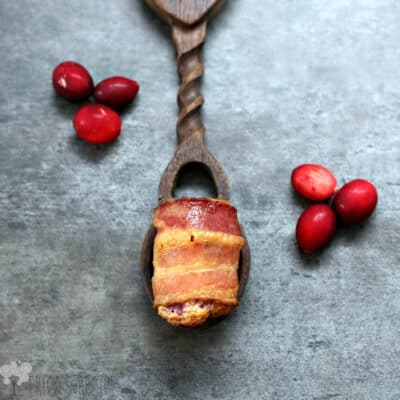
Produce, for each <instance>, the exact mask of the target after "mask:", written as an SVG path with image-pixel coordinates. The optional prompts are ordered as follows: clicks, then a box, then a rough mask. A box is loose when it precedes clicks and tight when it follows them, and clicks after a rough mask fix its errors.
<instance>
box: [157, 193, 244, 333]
mask: <svg viewBox="0 0 400 400" xmlns="http://www.w3.org/2000/svg"><path fill="white" fill-rule="evenodd" d="M153 225H154V227H155V228H156V229H157V234H156V237H155V240H154V258H153V266H154V275H153V278H152V286H153V294H154V307H156V308H157V310H158V313H159V315H160V316H161V317H162V318H165V319H166V320H167V321H168V322H169V323H170V324H172V325H186V326H198V325H201V324H202V323H203V322H204V321H205V320H206V319H207V318H208V317H219V316H222V315H226V314H229V313H230V311H231V310H232V309H233V308H234V307H236V306H237V305H238V304H239V302H238V300H237V294H238V288H239V283H238V264H239V257H240V250H241V248H242V246H243V244H244V239H243V237H242V235H241V230H240V225H239V222H238V219H237V213H236V209H235V208H234V207H233V206H232V205H231V204H230V203H229V202H228V201H225V200H216V199H198V198H196V199H190V198H181V199H168V200H164V201H162V202H161V203H160V205H159V206H158V207H157V208H156V209H155V211H154V218H153Z"/></svg>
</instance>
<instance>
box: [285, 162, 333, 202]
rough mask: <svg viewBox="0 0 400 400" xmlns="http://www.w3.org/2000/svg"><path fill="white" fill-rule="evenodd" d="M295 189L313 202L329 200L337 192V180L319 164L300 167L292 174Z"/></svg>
mask: <svg viewBox="0 0 400 400" xmlns="http://www.w3.org/2000/svg"><path fill="white" fill-rule="evenodd" d="M291 181H292V186H293V187H294V189H295V190H296V191H297V192H298V193H299V194H301V195H302V196H304V197H305V198H306V199H309V200H312V201H325V200H328V199H329V198H330V197H331V196H332V195H333V194H334V193H335V190H336V178H335V176H334V175H333V174H332V172H331V171H329V169H327V168H325V167H323V166H322V165H318V164H303V165H299V166H298V167H297V168H295V169H294V170H293V172H292V178H291Z"/></svg>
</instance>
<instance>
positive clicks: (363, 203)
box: [333, 179, 378, 224]
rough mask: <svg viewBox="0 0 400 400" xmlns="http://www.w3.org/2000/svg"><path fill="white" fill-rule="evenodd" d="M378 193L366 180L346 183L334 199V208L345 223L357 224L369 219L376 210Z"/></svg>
mask: <svg viewBox="0 0 400 400" xmlns="http://www.w3.org/2000/svg"><path fill="white" fill-rule="evenodd" d="M377 202H378V192H377V191H376V189H375V186H374V185H373V184H372V183H371V182H369V181H366V180H364V179H355V180H353V181H351V182H348V183H346V184H345V185H344V186H343V187H342V188H341V189H340V190H339V191H338V192H337V194H336V196H335V198H334V199H333V208H334V210H335V211H336V213H337V215H338V216H339V217H340V219H341V220H342V221H343V222H346V223H348V224H355V223H358V222H361V221H364V220H365V219H367V218H368V217H369V216H370V215H371V214H372V213H373V212H374V210H375V207H376V203H377Z"/></svg>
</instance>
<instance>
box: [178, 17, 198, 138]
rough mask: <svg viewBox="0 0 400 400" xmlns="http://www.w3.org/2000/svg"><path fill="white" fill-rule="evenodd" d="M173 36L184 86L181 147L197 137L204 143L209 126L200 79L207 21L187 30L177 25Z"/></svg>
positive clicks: (180, 113) (179, 121)
mask: <svg viewBox="0 0 400 400" xmlns="http://www.w3.org/2000/svg"><path fill="white" fill-rule="evenodd" d="M172 36H173V40H174V44H175V48H176V51H177V63H178V73H179V76H180V79H181V85H180V88H179V92H178V105H179V118H178V122H177V126H176V131H177V134H178V140H179V143H182V142H183V141H185V140H186V139H188V138H189V137H190V136H192V135H193V134H195V133H197V134H196V137H197V138H198V139H199V140H200V141H201V142H203V141H204V134H205V126H204V124H203V122H202V120H201V116H200V109H201V106H202V105H203V103H204V97H203V95H202V94H201V91H200V79H201V77H202V76H203V74H204V65H203V63H202V60H201V47H202V45H203V43H204V42H205V39H206V21H203V22H201V23H199V24H197V25H195V26H191V27H186V26H184V25H181V24H175V25H173V27H172Z"/></svg>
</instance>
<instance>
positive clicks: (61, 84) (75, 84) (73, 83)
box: [53, 61, 93, 101]
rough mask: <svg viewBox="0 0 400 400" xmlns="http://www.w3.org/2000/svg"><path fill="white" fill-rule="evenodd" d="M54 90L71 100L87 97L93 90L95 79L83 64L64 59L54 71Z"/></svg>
mask: <svg viewBox="0 0 400 400" xmlns="http://www.w3.org/2000/svg"><path fill="white" fill-rule="evenodd" d="M53 87H54V90H55V91H56V92H57V93H58V94H59V95H60V96H62V97H64V98H66V99H67V100H71V101H80V100H85V99H87V98H88V97H89V96H90V95H91V94H92V92H93V79H92V77H91V76H90V74H89V72H88V71H87V70H86V68H85V67H83V66H82V65H81V64H78V63H76V62H73V61H64V62H62V63H61V64H59V65H57V67H56V68H54V71H53Z"/></svg>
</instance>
